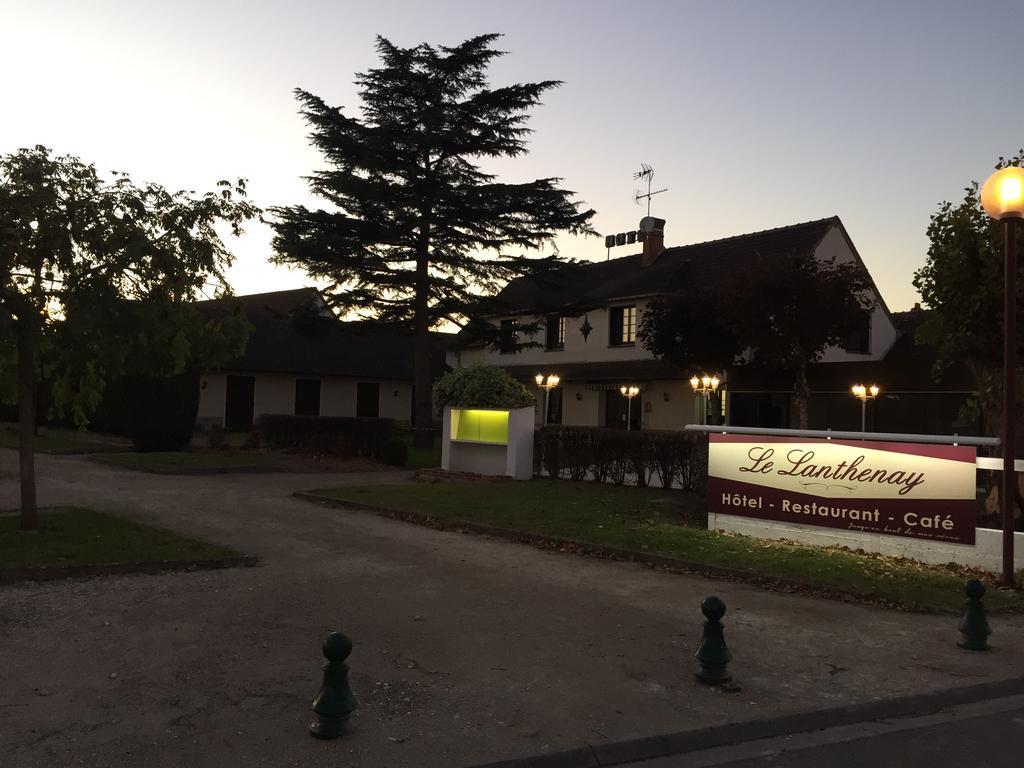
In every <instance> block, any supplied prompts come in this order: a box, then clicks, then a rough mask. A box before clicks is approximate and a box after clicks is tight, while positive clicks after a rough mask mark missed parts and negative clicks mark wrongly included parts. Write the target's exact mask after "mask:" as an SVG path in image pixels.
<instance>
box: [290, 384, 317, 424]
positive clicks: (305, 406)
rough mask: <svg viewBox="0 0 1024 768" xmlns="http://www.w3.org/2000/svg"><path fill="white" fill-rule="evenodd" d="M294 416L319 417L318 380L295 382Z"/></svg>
mask: <svg viewBox="0 0 1024 768" xmlns="http://www.w3.org/2000/svg"><path fill="white" fill-rule="evenodd" d="M295 415H296V416H319V415H320V379H296V380H295Z"/></svg>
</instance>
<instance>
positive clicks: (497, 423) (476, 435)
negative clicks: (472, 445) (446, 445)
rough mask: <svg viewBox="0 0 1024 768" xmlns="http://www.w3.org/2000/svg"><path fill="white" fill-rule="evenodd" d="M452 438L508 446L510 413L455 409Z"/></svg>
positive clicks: (453, 411) (453, 412)
mask: <svg viewBox="0 0 1024 768" xmlns="http://www.w3.org/2000/svg"><path fill="white" fill-rule="evenodd" d="M452 438H453V439H455V440H475V441H476V442H480V443H497V444H499V445H508V411H478V410H470V409H461V410H454V409H453V410H452Z"/></svg>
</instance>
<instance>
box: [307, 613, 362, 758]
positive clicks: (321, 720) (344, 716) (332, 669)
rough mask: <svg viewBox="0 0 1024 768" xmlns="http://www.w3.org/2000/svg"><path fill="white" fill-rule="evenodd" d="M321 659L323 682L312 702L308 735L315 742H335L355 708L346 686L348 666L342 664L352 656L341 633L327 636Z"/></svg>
mask: <svg viewBox="0 0 1024 768" xmlns="http://www.w3.org/2000/svg"><path fill="white" fill-rule="evenodd" d="M322 650H323V654H324V658H326V659H327V662H326V663H325V664H324V667H323V669H324V681H323V684H322V685H321V686H320V693H319V694H317V697H316V698H315V699H314V700H313V711H314V712H315V713H316V720H315V721H313V723H312V724H311V725H310V726H309V732H310V734H311V735H313V736H315V737H316V738H318V739H336V738H338V737H339V736H341V734H342V731H343V730H344V728H345V724H346V723H347V722H348V718H349V715H351V714H352V712H353V711H355V709H356V707H358V706H359V705H358V704H357V703H356V697H355V696H353V695H352V688H351V687H350V686H349V684H348V664H346V663H345V660H346V659H347V658H348V657H349V654H351V653H352V641H351V640H350V639H349V638H348V636H347V635H344V634H342V633H341V632H331V633H330V634H329V635H327V637H326V638H325V639H324V642H323V646H322Z"/></svg>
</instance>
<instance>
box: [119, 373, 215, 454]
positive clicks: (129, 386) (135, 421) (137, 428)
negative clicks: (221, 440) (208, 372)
mask: <svg viewBox="0 0 1024 768" xmlns="http://www.w3.org/2000/svg"><path fill="white" fill-rule="evenodd" d="M112 389H113V390H114V391H112V392H111V397H110V398H108V399H109V400H110V401H114V398H115V397H116V398H117V399H116V408H117V414H116V415H115V416H114V418H115V419H117V421H118V422H119V426H120V429H119V431H120V432H121V433H122V434H124V435H126V436H127V437H129V438H131V441H132V443H133V444H134V445H135V447H136V448H137V449H138V450H140V451H180V450H182V449H184V448H187V447H188V444H189V443H190V442H191V440H192V434H193V430H194V428H195V423H196V414H197V413H198V411H199V372H198V371H195V370H192V371H186V372H185V373H182V374H180V375H178V376H165V377H160V378H154V377H149V376H127V377H124V378H122V379H119V380H117V381H116V382H115V383H114V384H112Z"/></svg>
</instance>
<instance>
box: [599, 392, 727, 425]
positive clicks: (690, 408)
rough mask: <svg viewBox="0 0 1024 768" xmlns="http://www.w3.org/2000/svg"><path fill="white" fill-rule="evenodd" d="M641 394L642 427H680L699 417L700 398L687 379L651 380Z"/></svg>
mask: <svg viewBox="0 0 1024 768" xmlns="http://www.w3.org/2000/svg"><path fill="white" fill-rule="evenodd" d="M613 394H614V393H613ZM641 396H642V397H643V422H642V424H643V428H644V429H682V428H683V427H685V426H686V425H687V424H695V423H697V422H698V419H699V418H700V405H699V402H700V400H699V398H698V396H697V395H695V394H694V393H693V389H692V388H691V387H690V383H689V382H688V381H671V380H659V381H653V382H651V384H650V386H648V387H645V388H644V391H643V393H642V395H641ZM666 396H667V397H668V399H667V400H666ZM716 402H717V401H716Z"/></svg>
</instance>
